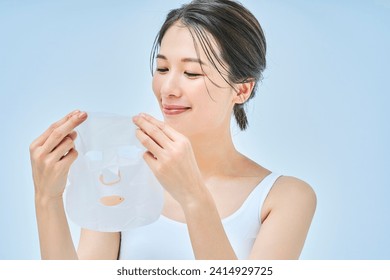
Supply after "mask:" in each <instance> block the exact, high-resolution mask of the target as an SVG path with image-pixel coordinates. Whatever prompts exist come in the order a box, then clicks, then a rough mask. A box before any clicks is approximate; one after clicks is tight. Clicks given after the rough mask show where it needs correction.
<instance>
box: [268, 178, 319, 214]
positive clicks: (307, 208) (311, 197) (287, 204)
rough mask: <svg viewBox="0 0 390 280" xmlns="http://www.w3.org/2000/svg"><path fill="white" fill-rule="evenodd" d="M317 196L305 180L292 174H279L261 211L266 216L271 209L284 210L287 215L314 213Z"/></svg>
mask: <svg viewBox="0 0 390 280" xmlns="http://www.w3.org/2000/svg"><path fill="white" fill-rule="evenodd" d="M316 206H317V196H316V194H315V192H314V189H313V188H312V186H311V185H309V184H308V183H307V182H305V181H303V180H301V179H299V178H296V177H292V176H280V177H279V178H278V179H277V180H276V182H275V183H274V185H273V187H272V188H271V190H270V192H269V194H268V196H267V198H266V200H265V202H264V207H263V211H262V215H261V216H262V217H264V218H266V217H268V215H269V214H270V213H271V211H275V212H276V211H278V212H284V213H287V214H288V215H301V214H302V213H314V212H315V209H316Z"/></svg>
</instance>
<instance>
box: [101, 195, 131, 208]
mask: <svg viewBox="0 0 390 280" xmlns="http://www.w3.org/2000/svg"><path fill="white" fill-rule="evenodd" d="M124 200H125V199H124V197H122V196H119V195H110V196H103V197H102V198H100V203H101V204H103V205H104V206H116V205H118V204H121V203H122V202H123V201H124Z"/></svg>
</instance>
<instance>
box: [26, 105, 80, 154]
mask: <svg viewBox="0 0 390 280" xmlns="http://www.w3.org/2000/svg"><path fill="white" fill-rule="evenodd" d="M79 112H80V111H79V110H74V111H73V112H71V113H69V114H67V115H66V116H65V117H63V118H62V119H61V120H59V121H57V122H55V123H53V124H52V125H51V126H50V127H49V128H48V129H47V130H46V131H45V132H44V133H43V134H42V135H40V136H39V137H38V138H37V139H35V140H34V141H33V142H32V143H31V148H36V147H38V146H42V145H43V144H44V143H45V142H46V140H47V138H49V136H50V134H51V133H52V132H53V130H54V129H56V128H57V127H59V126H60V125H62V124H64V123H65V122H66V121H67V120H68V119H69V118H70V117H72V116H73V115H75V114H77V113H79Z"/></svg>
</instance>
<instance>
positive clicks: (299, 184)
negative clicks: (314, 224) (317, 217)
mask: <svg viewBox="0 0 390 280" xmlns="http://www.w3.org/2000/svg"><path fill="white" fill-rule="evenodd" d="M316 204H317V199H316V195H315V193H314V191H313V189H312V188H311V187H310V186H309V185H308V184H307V183H305V182H303V181H301V180H299V179H296V178H293V177H287V176H282V177H280V178H279V179H278V180H277V181H276V182H275V185H274V186H273V187H272V189H271V191H270V193H269V195H268V197H267V199H266V200H265V202H264V205H263V209H262V213H261V216H262V225H261V228H260V231H259V233H258V235H257V238H256V241H255V244H254V246H253V249H252V252H251V254H250V259H268V260H276V259H281V260H287V259H298V258H299V256H300V254H301V251H302V248H303V245H304V243H305V239H306V236H307V233H308V231H309V227H310V224H311V221H312V219H313V215H314V212H315V209H316Z"/></svg>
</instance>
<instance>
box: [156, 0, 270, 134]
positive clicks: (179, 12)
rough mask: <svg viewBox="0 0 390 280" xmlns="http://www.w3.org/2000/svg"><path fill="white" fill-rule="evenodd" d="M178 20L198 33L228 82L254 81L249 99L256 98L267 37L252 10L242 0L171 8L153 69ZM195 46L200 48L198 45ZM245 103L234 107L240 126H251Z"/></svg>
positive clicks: (210, 0) (208, 1)
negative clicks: (164, 41) (168, 34)
mask: <svg viewBox="0 0 390 280" xmlns="http://www.w3.org/2000/svg"><path fill="white" fill-rule="evenodd" d="M177 21H180V23H182V24H183V25H184V26H186V27H187V28H188V29H189V31H190V32H191V35H192V36H193V37H194V35H195V36H196V38H197V39H198V41H199V43H200V45H201V47H202V49H203V50H204V52H205V53H206V55H207V58H208V60H209V61H210V62H211V64H212V65H213V66H214V67H215V68H216V69H217V70H218V72H219V73H220V74H221V76H222V77H224V76H223V75H222V72H221V71H220V70H219V69H218V68H217V63H218V65H220V66H222V68H223V71H224V72H225V71H226V73H227V74H228V75H227V76H228V80H226V82H228V84H229V85H230V86H232V83H234V84H239V83H245V82H248V81H254V82H255V86H254V88H253V90H252V92H251V94H250V97H249V99H251V98H253V97H254V95H255V91H256V88H257V83H258V82H259V81H260V80H261V79H262V72H263V70H264V69H265V67H266V58H265V54H266V41H265V37H264V33H263V30H262V29H261V26H260V24H259V22H258V21H257V19H256V18H255V17H254V16H253V14H252V13H251V12H250V11H249V10H248V9H246V8H245V7H244V6H242V5H241V4H240V3H238V2H235V1H230V0H194V1H192V2H190V3H189V4H185V5H182V6H181V7H180V8H178V9H174V10H171V11H170V12H169V13H168V15H167V17H166V19H165V22H164V24H163V25H162V27H161V29H160V31H159V33H158V34H157V36H156V39H155V41H154V44H153V48H152V53H151V57H150V59H151V70H152V72H153V65H154V64H153V62H154V59H155V56H156V54H157V52H158V49H159V47H160V46H161V41H162V39H163V37H164V35H165V32H166V31H167V30H168V29H169V28H170V27H171V26H172V25H173V24H174V23H176V22H177ZM206 32H208V33H209V34H211V35H212V37H213V39H214V40H215V41H216V43H217V44H218V46H219V49H220V50H219V51H220V56H219V55H218V52H217V51H216V50H215V49H214V48H213V45H212V42H211V41H210V38H209V37H208V36H207V33H206ZM195 47H196V48H197V46H196V45H195ZM215 60H216V61H215ZM224 79H225V78H224ZM249 99H248V100H249ZM243 105H244V104H235V105H234V108H233V112H234V116H235V119H236V121H237V124H238V126H239V127H240V129H241V130H245V129H246V128H247V126H248V119H247V116H246V113H245V110H244V106H243Z"/></svg>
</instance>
